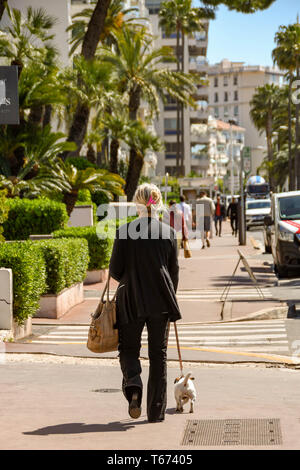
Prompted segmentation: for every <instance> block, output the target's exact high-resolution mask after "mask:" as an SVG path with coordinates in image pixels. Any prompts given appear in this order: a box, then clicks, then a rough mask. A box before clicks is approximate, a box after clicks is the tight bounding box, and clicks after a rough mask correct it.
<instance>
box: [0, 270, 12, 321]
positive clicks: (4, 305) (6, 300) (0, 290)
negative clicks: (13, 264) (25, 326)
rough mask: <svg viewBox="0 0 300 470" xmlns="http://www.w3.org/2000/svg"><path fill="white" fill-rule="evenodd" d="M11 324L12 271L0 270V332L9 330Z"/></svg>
mask: <svg viewBox="0 0 300 470" xmlns="http://www.w3.org/2000/svg"><path fill="white" fill-rule="evenodd" d="M12 324H13V282H12V270H11V269H6V268H0V330H11V329H12Z"/></svg>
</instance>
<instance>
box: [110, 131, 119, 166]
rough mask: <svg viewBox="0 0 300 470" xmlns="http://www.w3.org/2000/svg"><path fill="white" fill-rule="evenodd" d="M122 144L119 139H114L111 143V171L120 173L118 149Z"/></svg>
mask: <svg viewBox="0 0 300 470" xmlns="http://www.w3.org/2000/svg"><path fill="white" fill-rule="evenodd" d="M119 147H120V144H119V141H118V139H112V141H111V144H110V165H109V171H110V172H111V173H118V150H119Z"/></svg>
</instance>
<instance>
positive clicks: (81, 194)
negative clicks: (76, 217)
mask: <svg viewBox="0 0 300 470" xmlns="http://www.w3.org/2000/svg"><path fill="white" fill-rule="evenodd" d="M82 203H84V204H91V203H92V196H91V193H90V191H89V190H88V189H80V190H79V191H78V199H77V204H79V205H80V204H82Z"/></svg>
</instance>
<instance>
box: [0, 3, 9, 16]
mask: <svg viewBox="0 0 300 470" xmlns="http://www.w3.org/2000/svg"><path fill="white" fill-rule="evenodd" d="M5 3H7V0H0V20H1V18H2V16H3V13H4V10H5Z"/></svg>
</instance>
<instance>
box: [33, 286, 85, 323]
mask: <svg viewBox="0 0 300 470" xmlns="http://www.w3.org/2000/svg"><path fill="white" fill-rule="evenodd" d="M83 300H84V295H83V283H82V282H78V283H77V284H74V285H73V286H71V287H69V288H68V289H64V290H62V291H61V292H60V293H59V294H56V295H52V294H50V295H43V296H42V297H41V299H40V308H39V310H38V311H37V312H36V314H35V315H34V317H37V318H54V319H55V318H60V317H62V316H63V315H64V314H65V313H67V312H68V311H69V310H70V309H71V308H72V307H74V306H75V305H77V304H80V303H81V302H83Z"/></svg>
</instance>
